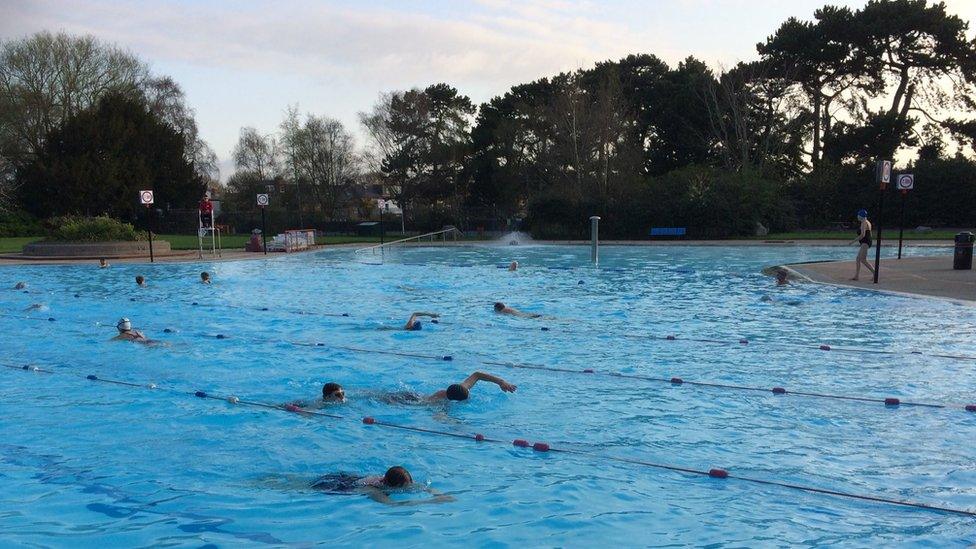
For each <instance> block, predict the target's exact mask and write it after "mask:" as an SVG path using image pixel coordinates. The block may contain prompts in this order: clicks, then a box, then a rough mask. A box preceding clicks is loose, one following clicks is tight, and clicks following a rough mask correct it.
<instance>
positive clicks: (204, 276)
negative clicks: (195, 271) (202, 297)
mask: <svg viewBox="0 0 976 549" xmlns="http://www.w3.org/2000/svg"><path fill="white" fill-rule="evenodd" d="M200 283H201V284H210V273H208V272H207V271H203V272H202V273H200Z"/></svg>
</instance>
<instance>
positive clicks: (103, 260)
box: [98, 257, 108, 267]
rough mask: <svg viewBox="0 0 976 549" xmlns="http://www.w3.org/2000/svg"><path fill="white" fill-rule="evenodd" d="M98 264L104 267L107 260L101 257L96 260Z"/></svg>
mask: <svg viewBox="0 0 976 549" xmlns="http://www.w3.org/2000/svg"><path fill="white" fill-rule="evenodd" d="M98 264H99V265H101V266H102V267H104V266H106V265H108V262H107V261H105V258H104V257H103V258H101V259H99V260H98Z"/></svg>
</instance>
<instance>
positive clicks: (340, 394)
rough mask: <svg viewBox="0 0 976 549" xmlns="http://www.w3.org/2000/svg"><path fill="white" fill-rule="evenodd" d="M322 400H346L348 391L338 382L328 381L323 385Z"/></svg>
mask: <svg viewBox="0 0 976 549" xmlns="http://www.w3.org/2000/svg"><path fill="white" fill-rule="evenodd" d="M322 400H328V401H336V402H345V401H346V391H345V390H344V389H343V388H342V385H339V384H338V383H326V384H325V385H323V386H322Z"/></svg>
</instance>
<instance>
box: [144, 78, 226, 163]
mask: <svg viewBox="0 0 976 549" xmlns="http://www.w3.org/2000/svg"><path fill="white" fill-rule="evenodd" d="M142 94H143V97H144V99H145V101H146V104H147V106H148V107H149V111H150V112H152V113H153V114H155V115H156V116H157V117H159V119H160V120H162V121H164V122H166V123H167V124H169V125H170V126H171V127H172V128H173V129H175V130H176V131H177V132H178V133H179V134H180V135H182V136H183V141H184V142H186V144H187V147H186V159H187V160H188V161H189V162H190V163H191V164H193V169H194V170H195V171H196V172H197V174H198V175H199V176H200V177H202V178H203V179H205V180H208V181H217V180H219V179H220V169H219V168H218V167H217V155H216V154H214V152H213V149H211V148H210V146H209V145H208V144H207V143H206V141H204V140H203V139H201V138H200V131H199V129H198V128H197V122H196V119H195V118H194V112H193V110H192V109H190V108H189V107H188V106H187V104H186V95H185V94H184V93H183V88H182V87H180V85H179V84H178V83H176V81H175V80H173V79H172V78H170V77H168V76H161V77H150V78H147V79H146V80H145V82H144V83H143V85H142Z"/></svg>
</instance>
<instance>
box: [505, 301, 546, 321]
mask: <svg viewBox="0 0 976 549" xmlns="http://www.w3.org/2000/svg"><path fill="white" fill-rule="evenodd" d="M495 312H496V313H498V314H500V315H510V316H519V317H522V318H540V317H542V315H540V314H538V313H523V312H522V311H520V310H518V309H513V308H511V307H509V306H507V305H505V304H504V303H502V302H501V301H498V302H496V303H495Z"/></svg>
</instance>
